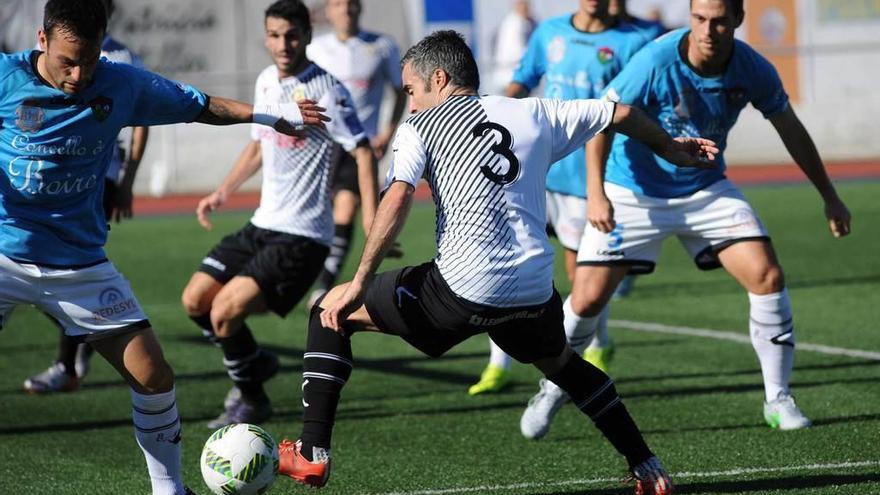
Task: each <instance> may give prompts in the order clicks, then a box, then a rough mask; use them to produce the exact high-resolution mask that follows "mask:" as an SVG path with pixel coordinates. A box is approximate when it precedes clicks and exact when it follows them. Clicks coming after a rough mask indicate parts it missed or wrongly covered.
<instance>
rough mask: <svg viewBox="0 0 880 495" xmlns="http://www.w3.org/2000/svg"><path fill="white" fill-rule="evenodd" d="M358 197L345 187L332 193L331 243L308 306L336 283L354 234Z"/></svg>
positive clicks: (358, 203) (312, 304)
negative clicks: (332, 228)
mask: <svg viewBox="0 0 880 495" xmlns="http://www.w3.org/2000/svg"><path fill="white" fill-rule="evenodd" d="M360 201H361V200H360V197H359V196H358V195H357V194H355V193H353V192H352V191H349V190H347V189H340V190H338V191H336V193H335V194H334V195H333V224H334V232H333V244H332V245H331V247H330V253H329V254H328V255H327V259H325V260H324V269H323V270H322V271H321V274H320V275H318V282H317V285H316V287H315V290H313V291H312V294H311V295H310V296H309V301H308V307H309V308H311V307H312V306H314V304H315V302H316V301H317V300H318V299H320V298H321V296H323V295H324V294H326V293H327V291H328V290H329V289H330V288H331V287H333V284H334V283H336V279H337V278H338V277H339V272H340V271H341V270H342V266H343V264H344V263H345V258H346V257H347V256H348V252H349V251H350V249H351V240H352V237H353V235H354V222H355V219H356V217H357V213H358V208H359V207H360V204H361V203H360Z"/></svg>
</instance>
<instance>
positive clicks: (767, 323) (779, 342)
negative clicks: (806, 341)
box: [749, 289, 794, 402]
mask: <svg viewBox="0 0 880 495" xmlns="http://www.w3.org/2000/svg"><path fill="white" fill-rule="evenodd" d="M749 303H750V309H749V334H750V335H751V338H752V347H753V348H754V349H755V353H756V354H757V355H758V361H760V363H761V373H762V374H763V376H764V395H765V400H766V401H767V402H771V401H773V400H776V399H777V398H779V396H780V395H783V396H785V395H788V394H789V388H788V383H789V379H790V377H791V371H792V369H793V368H794V323H793V318H792V312H791V299H789V297H788V289H783V290H782V291H781V292H774V293H773V294H764V295H757V294H751V293H749Z"/></svg>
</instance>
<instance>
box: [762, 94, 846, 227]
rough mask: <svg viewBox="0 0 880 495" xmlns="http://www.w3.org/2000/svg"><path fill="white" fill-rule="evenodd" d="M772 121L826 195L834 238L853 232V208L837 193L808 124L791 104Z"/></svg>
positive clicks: (792, 153) (819, 189) (793, 157)
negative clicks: (806, 124)
mask: <svg viewBox="0 0 880 495" xmlns="http://www.w3.org/2000/svg"><path fill="white" fill-rule="evenodd" d="M770 122H771V123H772V124H773V127H775V128H776V132H778V133H779V137H780V138H782V142H783V143H784V144H785V148H786V149H787V150H788V153H789V154H790V155H791V157H792V159H794V161H795V163H797V165H798V167H800V169H801V170H803V172H804V175H806V176H807V178H808V179H810V182H812V183H813V185H814V186H815V187H816V189H817V190H818V191H819V194H821V195H822V199H823V200H824V201H825V218H827V219H828V228H829V229H830V230H831V234H832V235H834V237H843V236H845V235H847V234H849V233H850V227H851V224H850V222H851V218H850V213H849V210H848V209H847V207H846V205H845V204H844V203H843V200H841V199H840V197H839V196H838V195H837V190H836V189H835V188H834V184H832V183H831V179H830V178H828V172H827V171H826V170H825V165H823V164H822V158H821V157H820V156H819V150H817V149H816V144H815V143H813V138H811V137H810V133H809V132H807V129H806V128H805V127H804V124H803V123H801V120H800V119H799V118H798V116H797V115H796V114H795V113H794V110H792V108H791V107H788V108H787V109H786V110H785V111H783V112H780V113H778V114H776V115H774V116H772V117H770Z"/></svg>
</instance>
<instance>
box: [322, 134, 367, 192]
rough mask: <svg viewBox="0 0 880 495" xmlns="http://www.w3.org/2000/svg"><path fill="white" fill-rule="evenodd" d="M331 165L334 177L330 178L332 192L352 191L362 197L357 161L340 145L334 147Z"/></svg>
mask: <svg viewBox="0 0 880 495" xmlns="http://www.w3.org/2000/svg"><path fill="white" fill-rule="evenodd" d="M331 164H332V168H331V170H332V171H333V175H332V176H331V177H330V191H331V192H333V194H336V193H337V192H339V191H350V192H352V193H354V194H355V195H356V196H360V195H361V193H360V191H361V190H360V188H359V187H358V169H357V161H355V159H354V157H353V156H351V153H349V152H347V151H345V149H343V148H342V146H339V145H338V144H337V145H334V147H333V155H332V158H331Z"/></svg>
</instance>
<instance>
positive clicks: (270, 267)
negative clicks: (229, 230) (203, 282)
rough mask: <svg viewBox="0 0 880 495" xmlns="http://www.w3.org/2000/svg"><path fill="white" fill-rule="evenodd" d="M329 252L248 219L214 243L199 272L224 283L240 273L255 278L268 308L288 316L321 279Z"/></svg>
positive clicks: (319, 244) (305, 239)
mask: <svg viewBox="0 0 880 495" xmlns="http://www.w3.org/2000/svg"><path fill="white" fill-rule="evenodd" d="M329 251H330V248H328V247H327V246H326V245H324V244H321V243H319V242H316V241H314V240H312V239H309V238H307V237H301V236H298V235H293V234H286V233H284V232H276V231H274V230H266V229H261V228H259V227H256V226H254V225H253V224H251V223H250V222H249V223H248V224H247V225H245V227H244V228H242V229H241V230H239V231H238V232H235V233H233V234H230V235H228V236H226V237H224V238H223V239H222V240H221V241H220V243H219V244H217V245H216V246H214V248H213V249H211V252H210V253H208V256H206V257H205V259H203V260H202V264H201V266H199V271H200V272H204V273H207V274H208V275H210V276H211V277H213V278H214V279H216V280H217V281H218V282H220V283H221V284H225V283H226V282H229V281H230V280H231V279H232V277H235V276H237V275H240V276H243V277H251V278H253V279H254V280H255V281H256V282H257V285H259V286H260V291H261V292H262V293H263V297H265V298H266V305H267V306H268V307H269V309H271V310H272V311H274V312H275V313H277V314H278V315H280V316H285V315H286V314H287V313H289V312H290V310H291V309H293V307H294V306H296V304H297V303H298V302H299V301H300V299H302V298H303V296H304V295H305V294H306V292H307V291H308V290H309V288H310V287H311V286H312V283H313V282H314V281H315V279H317V278H318V274H320V273H321V269H322V268H324V258H326V257H327V253H328V252H329Z"/></svg>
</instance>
